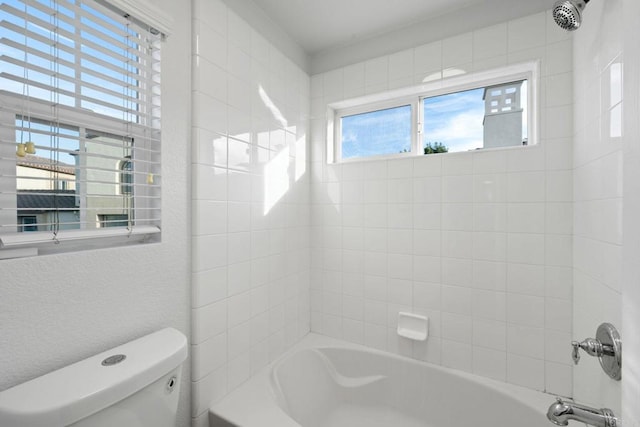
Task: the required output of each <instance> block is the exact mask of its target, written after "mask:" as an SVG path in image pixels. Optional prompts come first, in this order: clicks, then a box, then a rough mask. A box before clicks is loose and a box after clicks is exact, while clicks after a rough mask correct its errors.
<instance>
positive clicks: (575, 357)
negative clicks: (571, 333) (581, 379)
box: [558, 341, 580, 403]
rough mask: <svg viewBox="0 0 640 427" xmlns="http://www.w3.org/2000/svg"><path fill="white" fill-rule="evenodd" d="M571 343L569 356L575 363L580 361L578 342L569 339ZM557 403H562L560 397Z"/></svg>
mask: <svg viewBox="0 0 640 427" xmlns="http://www.w3.org/2000/svg"><path fill="white" fill-rule="evenodd" d="M571 345H572V346H573V351H571V358H572V359H573V364H574V365H577V364H578V362H579V361H580V343H579V342H578V341H571ZM558 403H562V399H560V398H558Z"/></svg>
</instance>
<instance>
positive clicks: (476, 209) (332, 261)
mask: <svg viewBox="0 0 640 427" xmlns="http://www.w3.org/2000/svg"><path fill="white" fill-rule="evenodd" d="M425 31H428V30H427V29H425ZM530 60H540V61H541V74H542V78H541V81H540V85H541V86H540V90H541V108H540V111H539V116H540V134H541V142H540V144H539V145H537V146H530V147H523V148H519V149H508V150H494V151H477V152H468V153H452V154H445V155H431V156H425V157H419V158H415V159H408V160H403V159H396V160H388V161H370V162H363V163H349V164H344V165H326V163H325V162H326V159H325V151H326V150H325V144H326V135H325V127H326V126H325V120H326V117H325V114H326V113H325V112H326V105H327V104H328V103H331V102H336V101H340V100H343V99H348V98H353V97H356V96H360V95H364V94H368V93H375V92H380V91H384V90H388V89H394V88H398V87H403V86H409V85H414V84H417V83H419V82H421V81H422V80H423V79H424V78H425V77H426V76H430V78H433V76H439V77H442V76H445V77H446V76H448V75H451V74H452V73H454V72H459V71H458V70H463V72H466V73H469V72H473V71H480V70H486V69H489V68H494V67H499V66H503V65H507V64H513V63H519V62H524V61H530ZM572 71H573V69H572V41H571V38H570V35H569V34H567V33H565V32H563V31H561V30H560V29H559V28H558V27H557V26H556V25H555V23H554V22H553V21H552V18H551V16H550V13H538V14H534V15H530V16H527V17H524V18H521V19H517V20H511V21H508V22H504V23H501V24H498V25H495V26H491V27H488V28H482V29H478V30H476V31H473V32H468V33H463V34H458V35H456V36H454V37H451V38H446V39H444V40H439V41H436V42H432V43H429V44H427V45H421V46H415V47H413V48H410V49H407V50H403V51H399V52H395V53H393V54H390V55H388V56H382V57H378V58H373V59H369V60H367V61H364V62H359V63H356V64H353V65H349V66H345V67H343V68H337V69H334V70H332V71H328V72H326V73H322V74H316V75H314V76H313V77H312V80H311V96H312V135H311V137H312V227H311V229H312V238H311V242H312V245H313V248H312V282H311V286H312V290H311V301H312V302H311V310H312V311H311V327H312V330H313V331H316V332H321V333H324V334H327V335H330V336H335V337H339V338H343V339H346V340H349V341H354V342H358V343H364V344H366V345H369V346H372V347H377V348H380V349H383V350H389V351H393V352H398V353H401V354H405V355H408V356H413V357H415V358H418V359H424V360H427V361H430V362H433V363H437V364H442V365H444V366H448V367H452V368H455V369H460V370H464V371H469V372H474V373H476V374H479V375H483V376H488V377H491V378H496V379H499V380H503V381H507V382H510V383H515V384H520V385H524V386H527V387H531V388H534V389H538V390H546V391H549V392H552V393H557V394H561V395H571V393H572V390H571V382H572V379H571V373H572V368H571V359H570V353H569V351H568V350H567V348H568V343H569V342H570V340H571V309H572V302H571V298H572V291H571V290H572V236H571V235H572V219H573V218H572V196H573V194H572V154H571V153H572V151H571V149H572V138H571V137H572V134H573V118H572V117H573V105H572V104H573V96H572V84H571V82H572V75H573V72H572ZM399 311H413V312H418V313H423V314H426V315H428V316H429V317H430V322H431V323H430V338H429V340H428V341H427V344H426V345H424V344H412V343H411V342H409V341H407V340H405V339H401V338H398V337H397V335H396V332H395V328H396V322H397V313H398V312H399Z"/></svg>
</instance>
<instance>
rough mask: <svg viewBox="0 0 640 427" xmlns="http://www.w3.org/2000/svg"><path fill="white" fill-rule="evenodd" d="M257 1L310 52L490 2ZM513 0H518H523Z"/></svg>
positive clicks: (399, 0)
mask: <svg viewBox="0 0 640 427" xmlns="http://www.w3.org/2000/svg"><path fill="white" fill-rule="evenodd" d="M253 1H254V3H255V4H256V5H258V6H259V7H260V8H261V9H262V10H263V11H264V12H265V13H266V14H267V15H268V16H269V17H270V18H271V19H273V20H274V21H275V23H276V24H278V25H279V26H280V27H281V28H282V29H283V30H284V31H285V32H287V33H288V34H289V36H291V37H292V38H293V39H294V40H295V41H296V42H297V43H298V44H299V45H300V46H301V47H302V48H303V49H304V50H305V51H306V52H307V54H309V55H314V54H316V53H318V52H322V51H325V50H328V49H332V48H336V47H339V46H344V45H347V44H352V43H355V42H358V41H360V40H363V39H367V38H371V37H374V36H377V35H380V34H384V33H388V32H391V31H394V30H397V29H399V28H402V27H404V26H407V25H410V24H414V23H417V22H421V21H425V20H429V19H433V18H434V17H437V16H439V15H444V14H447V13H451V12H453V11H456V10H459V9H461V8H464V7H467V6H470V5H473V4H479V3H486V2H487V0H253ZM512 1H513V2H516V3H517V2H519V1H522V0H512ZM529 1H530V0H529ZM533 1H537V0H533Z"/></svg>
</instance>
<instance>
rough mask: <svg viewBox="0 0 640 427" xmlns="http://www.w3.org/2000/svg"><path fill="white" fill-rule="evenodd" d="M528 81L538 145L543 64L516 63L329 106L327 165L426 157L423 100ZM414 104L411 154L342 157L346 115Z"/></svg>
mask: <svg viewBox="0 0 640 427" xmlns="http://www.w3.org/2000/svg"><path fill="white" fill-rule="evenodd" d="M519 80H527V81H528V84H527V124H528V128H527V131H528V135H527V138H528V141H529V142H528V145H527V146H537V145H538V144H539V140H538V134H539V131H538V128H539V120H538V118H539V112H538V109H539V90H540V89H539V86H540V61H531V62H526V63H522V64H514V65H509V66H506V67H500V68H495V69H492V70H487V71H482V72H477V73H470V74H465V75H461V76H456V77H451V78H447V79H443V80H437V81H432V82H428V83H424V84H420V85H417V86H411V87H407V88H402V89H396V90H391V91H386V92H382V93H378V94H372V95H367V96H363V97H359V98H353V99H349V100H345V101H340V102H335V103H332V104H329V105H327V118H328V119H327V153H326V154H327V163H350V162H362V161H373V160H383V159H395V158H406V157H412V156H413V157H416V156H423V155H424V152H423V151H422V147H421V146H422V123H421V122H422V117H423V111H422V110H423V100H424V99H425V98H432V97H436V96H442V95H447V94H452V93H456V92H464V91H467V90H472V89H479V88H484V87H488V86H494V85H498V84H503V83H510V82H515V81H519ZM409 104H411V105H412V123H411V128H412V132H411V133H412V144H411V151H410V152H408V153H397V154H384V155H375V156H367V157H355V158H350V159H343V158H342V141H341V136H342V129H341V122H342V118H343V117H345V116H351V115H354V114H362V113H367V112H374V111H378V110H382V109H386V108H393V107H394V106H395V107H399V106H403V105H409ZM522 148H524V146H512V147H496V148H483V151H484V150H511V149H522Z"/></svg>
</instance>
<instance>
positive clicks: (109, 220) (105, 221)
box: [98, 214, 129, 228]
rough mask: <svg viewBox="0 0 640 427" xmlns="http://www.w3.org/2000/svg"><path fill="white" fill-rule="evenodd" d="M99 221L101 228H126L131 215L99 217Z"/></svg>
mask: <svg viewBox="0 0 640 427" xmlns="http://www.w3.org/2000/svg"><path fill="white" fill-rule="evenodd" d="M98 221H99V222H100V228H105V227H126V226H127V224H128V223H129V215H127V214H115V215H98Z"/></svg>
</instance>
